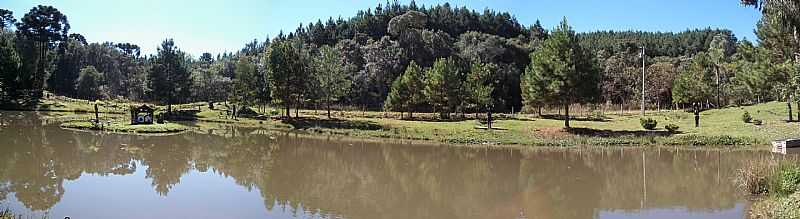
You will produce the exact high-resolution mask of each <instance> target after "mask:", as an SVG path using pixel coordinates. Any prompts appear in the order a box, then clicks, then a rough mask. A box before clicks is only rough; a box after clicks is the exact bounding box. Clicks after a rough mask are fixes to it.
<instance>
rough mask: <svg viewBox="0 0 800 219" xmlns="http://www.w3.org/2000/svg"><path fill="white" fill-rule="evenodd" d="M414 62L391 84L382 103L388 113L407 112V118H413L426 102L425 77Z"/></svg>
mask: <svg viewBox="0 0 800 219" xmlns="http://www.w3.org/2000/svg"><path fill="white" fill-rule="evenodd" d="M423 73H424V72H423V70H422V68H421V67H419V65H417V63H416V62H414V61H411V63H410V64H408V67H406V71H405V72H404V73H403V74H402V75H400V77H397V79H395V80H394V82H392V89H391V91H390V92H389V96H388V97H387V98H386V101H385V102H384V105H383V106H384V109H385V110H390V111H399V112H401V117H402V113H403V112H408V114H409V118H414V111H417V110H419V108H420V107H421V106H422V105H423V104H425V103H426V102H427V100H426V97H425V93H424V88H425V87H424V86H425V84H424V83H425V79H424V77H425V75H423Z"/></svg>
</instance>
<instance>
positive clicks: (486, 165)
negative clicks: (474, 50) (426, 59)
mask: <svg viewBox="0 0 800 219" xmlns="http://www.w3.org/2000/svg"><path fill="white" fill-rule="evenodd" d="M0 113H2V114H3V116H0V123H2V126H0V208H10V209H11V210H12V211H14V212H16V213H21V214H25V215H43V214H48V215H50V217H51V218H63V217H65V216H70V217H71V218H264V217H268V218H567V219H568V218H744V214H745V212H746V211H747V207H748V202H747V201H746V200H745V198H743V197H742V196H739V195H737V192H736V190H735V189H734V187H733V185H732V182H731V179H732V175H733V174H734V171H735V169H737V167H738V166H739V165H740V164H741V163H742V162H744V161H745V160H748V159H756V158H758V159H761V158H770V157H771V156H773V155H771V154H769V153H765V152H746V151H738V152H724V151H722V152H720V151H697V150H674V149H672V150H670V149H660V150H639V149H619V148H617V149H605V150H603V149H591V150H589V149H582V150H581V149H570V150H556V149H539V150H510V149H472V148H457V147H447V146H421V145H408V144H392V143H364V142H354V141H337V140H328V139H309V138H302V137H297V136H294V135H293V134H281V133H272V134H264V132H263V131H257V130H243V129H229V130H215V133H214V134H199V133H187V134H181V135H174V136H161V137H142V136H132V135H117V134H99V133H86V132H76V131H66V130H61V129H59V128H58V127H57V126H56V125H48V124H46V123H48V122H46V121H43V120H40V119H38V118H37V117H36V116H34V115H33V114H31V113H18V112H0Z"/></svg>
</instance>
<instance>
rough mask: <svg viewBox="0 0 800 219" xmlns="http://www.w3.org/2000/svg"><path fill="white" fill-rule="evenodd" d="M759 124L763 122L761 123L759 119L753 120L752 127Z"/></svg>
mask: <svg viewBox="0 0 800 219" xmlns="http://www.w3.org/2000/svg"><path fill="white" fill-rule="evenodd" d="M761 124H764V122H763V121H761V120H760V119H754V120H753V125H761Z"/></svg>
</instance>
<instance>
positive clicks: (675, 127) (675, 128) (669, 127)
mask: <svg viewBox="0 0 800 219" xmlns="http://www.w3.org/2000/svg"><path fill="white" fill-rule="evenodd" d="M664 128H665V129H667V131H669V132H670V133H675V132H677V131H678V129H679V128H680V127H679V126H678V125H675V124H667V125H665V126H664Z"/></svg>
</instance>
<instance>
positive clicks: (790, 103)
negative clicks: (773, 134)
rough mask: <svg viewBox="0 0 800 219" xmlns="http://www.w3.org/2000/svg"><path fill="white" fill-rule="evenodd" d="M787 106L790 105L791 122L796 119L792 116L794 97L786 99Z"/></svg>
mask: <svg viewBox="0 0 800 219" xmlns="http://www.w3.org/2000/svg"><path fill="white" fill-rule="evenodd" d="M786 106H787V107H789V122H791V121H794V119H793V118H792V98H791V96H789V98H788V99H787V100H786Z"/></svg>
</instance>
